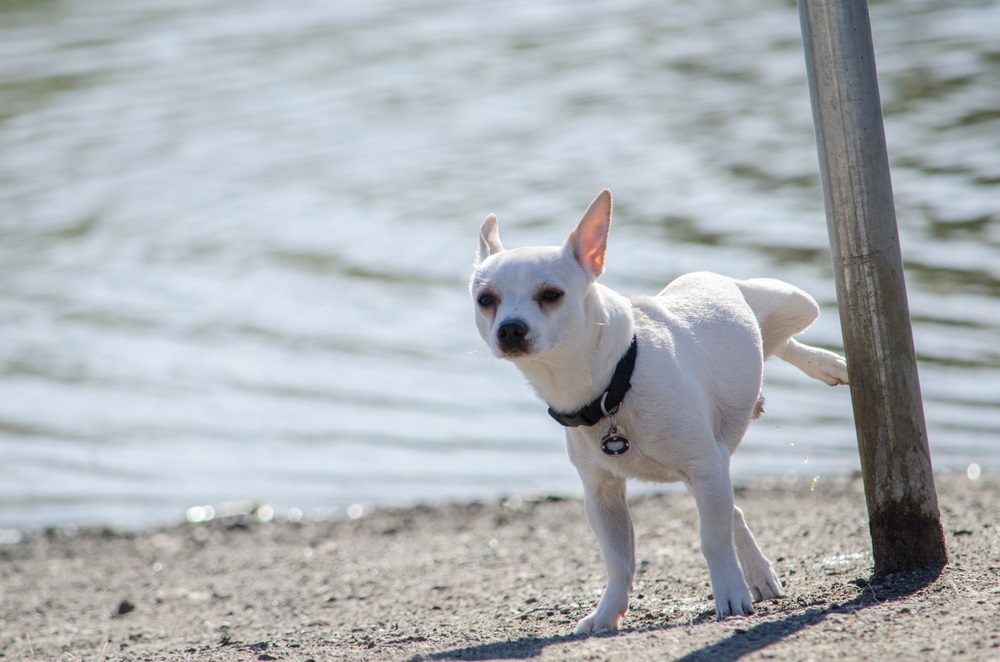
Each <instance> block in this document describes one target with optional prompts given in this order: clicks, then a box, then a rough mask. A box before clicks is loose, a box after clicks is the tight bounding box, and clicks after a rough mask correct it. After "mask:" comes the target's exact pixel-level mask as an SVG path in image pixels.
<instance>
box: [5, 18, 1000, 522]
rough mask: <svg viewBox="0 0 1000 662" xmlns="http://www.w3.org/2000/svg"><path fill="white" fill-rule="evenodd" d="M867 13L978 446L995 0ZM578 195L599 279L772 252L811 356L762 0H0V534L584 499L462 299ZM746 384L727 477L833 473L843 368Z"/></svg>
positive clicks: (796, 76)
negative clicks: (601, 248) (751, 411)
mask: <svg viewBox="0 0 1000 662" xmlns="http://www.w3.org/2000/svg"><path fill="white" fill-rule="evenodd" d="M873 20H874V31H875V38H876V49H877V54H878V64H879V70H880V75H881V81H882V95H883V100H884V105H885V109H886V113H887V117H886V124H887V133H888V142H889V147H890V153H891V156H892V161H893V168H894V170H893V177H894V184H895V190H896V197H897V205H898V210H899V221H900V225H901V239H902V245H903V249H904V255H905V257H906V262H907V268H908V282H909V287H910V304H911V309H912V313H913V319H914V333H915V338H916V345H917V351H918V354H919V359H920V370H921V379H922V384H923V389H924V396H925V406H926V412H927V419H928V425H929V430H930V438H931V443H932V448H933V452H934V462H935V465H936V467H938V468H965V467H966V466H967V465H969V464H970V463H973V462H975V463H977V464H979V465H981V466H982V467H983V469H984V470H991V469H992V470H995V469H996V468H998V467H1000V450H998V448H1000V446H998V442H1000V349H998V347H1000V345H998V340H1000V333H998V332H1000V306H998V305H997V303H998V298H1000V186H998V184H1000V111H998V108H1000V45H998V42H997V40H996V33H997V29H998V27H1000V6H998V5H996V4H995V3H991V2H954V3H937V2H930V1H929V0H928V1H921V2H917V1H912V0H911V1H908V2H885V3H877V4H876V5H875V7H874V8H873ZM604 186H610V187H611V188H612V189H613V190H614V192H615V195H616V224H615V227H614V230H613V235H612V238H611V245H610V253H609V255H608V272H607V274H606V276H605V280H606V282H607V283H608V284H610V285H611V286H613V287H616V288H618V289H620V290H623V291H625V292H628V293H642V292H646V293H649V292H653V291H655V290H657V289H658V288H659V287H661V286H662V285H663V284H664V283H665V282H667V281H668V280H670V279H671V278H672V277H674V276H676V275H677V274H680V273H682V272H685V271H690V270H697V269H710V270H715V271H721V272H724V273H728V274H731V275H734V276H738V277H749V276H758V275H769V276H776V277H781V278H784V279H786V280H789V281H791V282H794V283H796V284H798V285H800V286H802V287H804V288H806V289H807V290H809V291H810V292H811V293H812V294H814V295H815V296H816V297H817V299H818V300H819V301H820V302H821V304H822V307H823V317H822V318H821V320H820V321H819V322H818V323H817V324H816V325H815V326H814V327H813V328H812V329H811V330H810V331H809V332H808V333H807V339H808V340H809V341H811V342H813V343H816V344H820V345H823V346H826V347H833V348H836V347H839V346H840V343H841V339H840V330H839V325H838V322H837V316H836V305H835V295H834V290H833V284H832V276H831V270H830V266H829V257H828V253H827V235H826V228H825V221H824V217H823V212H822V200H821V193H820V189H819V182H818V177H817V163H816V155H815V147H814V143H813V138H812V129H811V115H810V109H809V105H808V94H807V90H806V83H805V78H804V64H803V55H802V51H801V44H800V38H799V32H798V19H797V15H796V11H795V8H794V6H793V5H792V4H790V3H783V4H781V5H780V6H777V3H771V2H765V1H764V0H746V1H740V2H727V3H703V2H696V1H695V0H687V1H684V0H682V1H679V2H672V3H666V4H664V3H662V2H653V1H652V0H628V1H623V2H599V1H598V2H586V3H582V4H581V3H578V2H569V1H566V2H555V1H552V0H547V1H544V2H535V1H532V2H508V3H452V2H444V1H435V0H421V1H419V2H405V3H404V2H367V3H332V2H300V3H296V5H295V9H294V10H291V9H289V8H288V7H287V5H286V4H285V3H280V2H265V1H263V0H250V1H243V2H236V1H234V0H226V1H222V0H204V1H194V0H192V1H190V2H177V1H176V0H170V1H167V0H150V1H147V2H142V3H136V2H128V1H127V0H92V1H90V2H86V3H64V2H54V1H47V2H27V1H21V2H13V1H10V0H8V1H7V2H3V3H0V319H2V324H3V326H2V332H0V466H2V472H3V474H2V475H3V479H2V481H0V527H4V526H6V527H11V526H35V525H49V524H62V523H86V522H110V523H122V524H125V525H129V526H143V525H149V524H153V523H158V522H170V521H176V520H178V519H180V518H182V517H183V516H184V512H185V509H186V508H188V507H189V506H192V505H197V504H214V505H216V506H217V507H223V505H224V504H225V503H226V502H229V501H233V500H242V499H249V500H262V501H267V502H270V503H272V504H274V507H275V509H276V510H277V512H279V513H282V512H287V510H288V509H297V510H293V512H298V511H302V512H304V513H307V514H308V513H315V512H331V510H330V509H334V510H336V509H341V512H344V509H346V508H347V507H348V506H350V505H351V504H359V503H360V504H373V503H374V504H380V503H404V502H412V501H418V500H430V501H435V500H443V499H451V498H467V497H475V496H489V495H495V494H500V493H525V492H532V491H546V492H550V491H551V492H575V491H577V489H578V488H577V481H576V477H575V475H574V473H573V470H572V468H571V467H570V465H569V463H568V461H567V460H566V459H565V452H564V448H563V444H562V432H561V430H560V429H559V428H558V427H557V426H556V425H555V424H554V423H553V422H552V421H550V420H548V417H547V416H546V415H545V412H544V406H542V405H541V404H540V403H539V402H537V401H536V400H535V399H534V398H533V396H532V395H531V393H530V391H529V389H528V388H527V387H526V386H525V384H524V383H523V379H522V378H521V377H520V376H519V374H518V373H517V372H516V371H515V370H514V369H513V368H512V367H511V366H509V365H506V364H504V363H502V362H500V361H497V360H495V359H493V358H491V357H490V356H489V355H488V354H487V352H486V351H485V348H484V346H483V345H482V342H481V340H480V339H479V337H478V335H477V334H476V332H475V330H474V327H473V324H472V307H471V303H470V302H469V301H468V299H467V294H466V291H465V288H466V282H467V278H468V275H469V273H470V271H471V264H472V255H473V252H474V249H475V246H476V240H477V232H478V226H479V223H480V221H481V220H482V218H483V217H484V216H485V215H486V214H487V213H488V212H490V211H495V212H497V213H498V214H499V216H500V219H501V224H502V226H503V236H504V241H505V242H506V243H507V245H524V244H530V243H557V242H560V241H561V240H562V238H563V237H564V236H565V234H566V233H567V232H568V231H569V229H570V228H571V227H572V225H573V224H574V223H575V221H576V220H577V219H578V217H579V214H580V213H581V212H582V211H583V209H584V208H585V206H586V204H587V203H588V202H589V200H590V199H591V197H592V196H593V195H594V194H595V193H596V192H597V191H598V190H600V188H602V187H604ZM765 392H766V394H767V397H768V404H769V406H768V412H767V414H766V416H765V417H764V418H763V419H762V420H760V421H758V422H757V423H755V424H754V425H753V426H752V427H751V431H750V432H749V434H748V436H747V439H746V440H745V442H744V445H743V447H742V448H741V451H740V452H739V453H738V454H737V456H736V459H735V464H734V471H735V473H736V474H737V475H738V476H740V477H751V476H755V475H769V476H775V477H778V478H779V479H782V480H787V481H789V482H793V481H800V482H801V483H802V484H812V485H813V486H814V487H815V489H822V484H823V481H822V478H820V479H819V480H818V482H813V481H814V477H816V476H820V477H822V476H823V475H826V474H830V473H838V472H847V471H851V470H853V469H855V468H856V467H857V466H858V460H857V453H856V450H855V448H854V432H853V427H852V423H851V412H850V400H849V394H848V392H847V390H846V389H829V388H827V387H825V386H823V385H820V384H818V383H815V382H812V381H811V380H808V378H806V377H804V376H803V375H801V374H799V373H798V372H797V371H795V370H794V369H793V368H790V367H788V366H785V365H783V364H780V363H773V364H769V368H768V377H767V384H766V391H765ZM199 512H203V511H199ZM352 512H355V513H356V512H358V509H357V508H355V509H354V510H353V511H352Z"/></svg>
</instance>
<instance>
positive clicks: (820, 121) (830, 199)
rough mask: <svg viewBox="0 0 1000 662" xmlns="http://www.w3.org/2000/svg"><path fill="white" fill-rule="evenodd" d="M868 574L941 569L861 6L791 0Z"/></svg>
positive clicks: (859, 2) (845, 0)
mask: <svg viewBox="0 0 1000 662" xmlns="http://www.w3.org/2000/svg"><path fill="white" fill-rule="evenodd" d="M799 18H800V21H801V24H802V40H803V44H804V47H805V54H806V70H807V74H808V77H809V93H810V97H811V100H812V108H813V122H814V125H815V128H816V142H817V148H818V151H819V164H820V172H821V175H822V180H823V195H824V201H825V204H826V218H827V227H828V230H829V233H830V245H831V249H832V252H833V256H832V257H833V268H834V272H835V276H836V280H837V299H838V302H839V306H840V320H841V326H842V329H843V334H844V346H845V350H846V353H847V362H848V373H849V376H850V381H851V399H852V401H853V403H854V420H855V426H856V428H857V434H858V448H859V451H860V453H861V467H862V474H863V476H864V485H865V498H866V500H867V504H868V517H869V528H870V530H871V537H872V550H873V554H874V559H875V574H876V575H884V574H888V573H891V572H897V571H903V570H913V569H917V568H928V567H940V566H943V565H944V564H945V563H947V552H946V550H945V544H944V534H943V532H942V530H941V521H940V514H939V511H938V505H937V493H936V492H935V488H934V476H933V473H932V471H931V460H930V451H929V449H928V444H927V428H926V424H925V422H924V412H923V403H922V401H921V395H920V382H919V379H918V376H917V365H916V358H915V355H914V349H913V334H912V331H911V329H910V313H909V305H908V303H907V298H906V285H905V282H904V279H903V264H902V256H901V254H900V248H899V237H898V230H897V225H896V212H895V206H894V203H893V197H892V182H891V180H890V176H889V160H888V155H887V151H886V143H885V131H884V128H883V124H882V109H881V105H880V99H879V91H878V80H877V78H876V73H875V56H874V49H873V47H872V36H871V23H870V19H869V14H868V3H867V1H866V0H800V1H799Z"/></svg>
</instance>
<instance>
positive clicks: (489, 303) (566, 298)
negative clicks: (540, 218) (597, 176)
mask: <svg viewBox="0 0 1000 662" xmlns="http://www.w3.org/2000/svg"><path fill="white" fill-rule="evenodd" d="M610 228H611V192H610V191H608V190H607V189H605V190H604V191H601V193H600V194H599V195H598V196H597V197H596V198H594V201H593V202H592V203H590V207H589V208H588V209H587V212H586V213H585V214H584V215H583V219H581V220H580V222H579V224H578V225H577V226H576V228H575V229H574V230H573V232H571V233H570V235H569V237H568V238H567V239H566V242H565V243H564V244H563V245H562V246H530V247H525V248H514V249H510V250H506V249H504V247H503V245H502V244H501V243H500V232H499V224H498V222H497V217H496V216H494V215H493V214H490V215H489V216H487V217H486V220H485V221H483V226H482V228H481V230H480V235H479V252H478V256H477V263H476V271H475V273H473V275H472V283H471V286H470V290H471V292H472V300H473V305H474V306H475V309H476V326H477V327H478V328H479V333H480V335H481V336H482V337H483V340H485V341H486V344H487V345H489V346H490V349H492V350H493V353H494V354H495V355H497V356H499V357H502V358H506V359H511V360H514V361H517V360H522V359H532V358H539V357H542V356H544V355H545V354H546V353H548V352H551V351H552V350H554V349H556V348H558V347H560V346H562V345H564V344H565V343H567V342H571V341H574V340H576V341H578V340H580V339H582V338H583V337H585V335H586V334H587V333H588V332H589V331H590V329H588V328H587V325H588V324H591V322H589V321H588V317H587V310H586V304H587V300H588V296H589V295H590V293H591V285H592V284H593V283H594V281H595V280H596V279H597V277H598V276H600V275H601V273H602V272H603V271H604V253H605V251H606V249H607V242H608V230H609V229H610Z"/></svg>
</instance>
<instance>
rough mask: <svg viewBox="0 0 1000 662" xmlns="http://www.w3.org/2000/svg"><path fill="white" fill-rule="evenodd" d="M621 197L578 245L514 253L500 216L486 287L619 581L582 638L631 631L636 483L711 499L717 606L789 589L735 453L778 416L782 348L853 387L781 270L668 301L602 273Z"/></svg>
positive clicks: (480, 264) (708, 523)
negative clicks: (734, 468) (812, 333)
mask: <svg viewBox="0 0 1000 662" xmlns="http://www.w3.org/2000/svg"><path fill="white" fill-rule="evenodd" d="M611 207H612V199H611V193H610V191H608V190H604V191H602V192H601V193H600V194H599V195H598V196H597V197H596V198H595V199H594V201H593V202H592V203H591V204H590V206H589V208H588V209H587V211H586V213H584V215H583V218H582V219H581V220H580V222H579V223H578V224H577V226H576V228H575V229H574V230H573V231H572V232H571V233H570V235H569V237H568V238H567V239H566V241H565V243H564V244H563V245H562V246H532V247H523V248H513V249H504V247H503V245H502V244H501V242H500V234H499V224H498V221H497V217H496V216H495V215H493V214H490V215H489V216H487V217H486V220H485V221H484V222H483V224H482V227H481V229H480V236H479V249H478V253H477V257H476V264H475V271H474V273H473V275H472V279H471V283H470V292H471V295H472V299H473V302H474V307H475V318H476V326H477V328H478V329H479V333H480V335H481V336H482V337H483V340H484V341H485V342H486V344H487V345H488V346H489V347H490V349H491V350H492V353H493V354H494V355H496V356H497V357H500V358H503V359H506V360H508V361H510V362H512V363H513V364H514V365H515V366H516V367H517V368H518V369H519V370H520V371H521V372H522V373H523V374H524V375H525V376H526V377H527V379H528V381H529V382H530V384H531V386H532V387H533V388H534V390H535V392H536V393H537V395H538V396H539V397H540V398H541V399H542V400H543V401H545V402H546V403H547V404H548V406H549V413H550V414H551V415H552V416H553V417H554V418H555V419H556V420H557V421H559V422H560V423H562V424H563V425H565V426H567V427H566V445H567V449H568V454H569V458H570V460H571V462H572V463H573V465H574V466H575V467H576V470H577V472H578V473H579V475H580V479H581V481H582V482H583V489H584V511H585V512H586V516H587V519H588V521H589V523H590V526H591V528H592V529H593V531H594V534H595V535H596V537H597V540H598V542H599V544H600V549H601V553H602V556H603V559H604V564H605V568H606V570H607V575H608V581H607V586H606V588H605V589H604V593H603V594H602V596H601V599H600V601H599V602H598V604H597V607H596V609H595V610H594V611H593V612H592V613H590V614H589V615H587V616H586V617H585V618H583V619H582V620H581V621H580V622H579V624H578V625H577V626H576V632H577V633H578V634H584V633H591V632H599V631H605V630H617V629H618V626H619V623H620V620H621V618H622V616H624V614H625V612H626V611H627V609H628V601H629V593H630V592H631V590H632V582H633V578H634V575H635V552H634V535H633V529H632V519H631V516H630V514H629V507H628V503H627V501H626V495H625V483H626V479H628V478H637V479H640V480H644V481H654V482H676V481H682V482H684V483H685V485H686V486H687V488H688V491H689V492H690V493H691V494H692V495H693V496H694V499H695V502H696V504H697V507H698V518H699V528H700V536H701V550H702V553H703V554H704V557H705V560H706V561H707V564H708V572H709V575H710V578H711V582H712V593H713V594H714V597H715V613H716V616H717V617H718V618H720V619H723V618H727V617H730V616H746V615H749V614H752V613H753V602H754V601H760V600H767V599H772V598H777V597H780V596H782V595H783V589H782V585H781V581H780V580H779V579H778V576H777V575H776V574H775V572H774V568H773V567H772V566H771V562H770V561H769V560H768V559H767V557H765V556H764V554H763V552H761V550H760V547H759V546H758V545H757V541H756V540H755V539H754V536H753V534H752V533H751V532H750V528H749V527H748V526H747V523H746V520H745V519H744V517H743V512H742V511H741V510H740V509H739V508H738V507H736V505H735V503H734V498H733V488H732V484H731V481H730V477H729V458H730V456H731V455H732V453H733V452H734V451H735V450H736V447H737V446H738V445H739V443H740V440H741V439H742V438H743V435H744V433H745V432H746V429H747V427H748V425H749V423H750V421H751V419H753V418H757V417H758V416H759V415H760V414H761V413H762V412H763V402H764V401H763V397H762V394H761V387H762V379H763V363H764V360H765V359H766V358H768V357H769V356H777V357H779V358H781V359H783V360H784V361H787V362H788V363H790V364H792V365H794V366H796V367H798V368H799V369H800V370H802V371H803V372H805V374H807V375H809V376H810V377H813V378H815V379H817V380H819V381H822V382H825V383H826V384H829V385H836V384H846V383H847V381H848V377H847V364H846V362H845V360H844V359H843V358H842V357H840V356H839V355H837V354H835V353H833V352H829V351H827V350H824V349H820V348H817V347H811V346H809V345H806V344H804V343H801V342H799V341H798V340H796V339H795V338H794V337H793V336H795V335H796V334H798V333H800V332H801V331H803V330H805V329H806V328H807V327H808V326H809V325H811V324H812V323H813V321H815V320H816V318H817V317H818V316H819V307H818V306H817V304H816V302H815V300H814V299H813V298H812V297H811V296H809V295H808V294H806V293H805V292H803V291H802V290H800V289H798V288H796V287H794V286H792V285H789V284H788V283H785V282H783V281H780V280H775V279H771V278H754V279H750V280H736V279H733V278H728V277H725V276H721V275H718V274H714V273H708V272H696V273H690V274H686V275H683V276H680V277H678V278H677V279H675V280H673V281H672V282H671V283H670V284H668V285H667V286H666V288H664V289H663V291H661V292H660V293H659V294H657V295H656V296H652V297H650V296H638V297H632V298H627V297H625V296H623V295H621V294H619V293H617V292H615V291H613V290H612V289H610V288H608V287H605V286H604V285H602V284H601V283H598V282H597V278H598V277H599V276H600V275H601V274H602V273H603V271H604V259H605V253H606V250H607V241H608V231H609V230H610V228H611Z"/></svg>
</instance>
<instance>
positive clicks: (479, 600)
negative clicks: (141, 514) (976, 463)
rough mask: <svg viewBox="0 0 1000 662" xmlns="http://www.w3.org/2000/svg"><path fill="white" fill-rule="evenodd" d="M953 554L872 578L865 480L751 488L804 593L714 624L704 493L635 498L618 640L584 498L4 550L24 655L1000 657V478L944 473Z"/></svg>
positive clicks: (4, 599)
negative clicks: (923, 568)
mask: <svg viewBox="0 0 1000 662" xmlns="http://www.w3.org/2000/svg"><path fill="white" fill-rule="evenodd" d="M936 481H937V488H938V495H939V500H940V506H941V516H942V526H943V527H944V529H945V534H946V538H947V543H948V550H949V555H950V559H951V562H950V564H949V565H948V566H947V567H945V568H944V569H943V570H942V571H941V572H940V574H936V575H935V574H931V575H926V574H925V575H920V574H919V573H918V574H912V575H898V576H896V575H891V576H889V577H888V578H885V579H883V580H878V581H871V578H870V572H871V554H870V541H869V538H868V531H867V514H866V512H865V509H864V495H863V491H862V487H861V482H860V480H858V479H856V478H851V477H847V476H844V477H840V478H830V479H828V480H826V479H825V480H824V481H823V482H821V483H820V484H818V485H817V486H816V487H815V490H810V489H809V485H808V484H806V485H802V484H799V485H796V486H787V485H783V484H782V483H781V481H780V480H777V481H773V480H758V481H752V482H750V483H748V484H747V485H746V486H744V487H738V488H737V490H736V492H737V503H738V504H739V505H741V506H742V507H743V509H744V511H745V513H746V516H747V519H748V521H749V523H750V525H751V527H752V528H753V530H754V533H755V535H756V537H757V539H758V541H759V542H760V544H761V546H762V548H763V549H764V552H765V553H766V554H767V555H768V556H769V558H771V560H772V561H773V562H774V565H775V568H776V570H777V572H778V574H779V576H780V577H781V579H782V581H783V582H784V584H785V590H786V596H785V597H783V598H780V599H777V600H773V601H769V602H764V603H758V604H757V605H756V607H757V613H756V614H755V615H753V616H751V617H747V618H735V619H730V620H727V621H722V622H718V621H715V619H714V617H713V615H712V610H713V605H712V601H711V600H710V599H709V595H710V592H711V589H710V588H709V584H708V571H707V568H706V567H705V562H704V559H703V558H702V556H701V553H700V551H699V548H698V536H697V520H696V511H695V508H694V503H693V500H692V499H691V498H690V496H688V495H687V494H685V493H683V492H681V493H675V492H662V493H655V494H643V495H639V496H636V497H633V498H631V499H630V504H631V506H632V511H633V518H634V520H635V533H636V560H637V573H636V582H635V584H636V587H635V590H634V591H633V594H632V600H631V604H630V611H629V613H628V614H627V615H626V617H625V619H624V621H623V629H622V630H621V631H620V632H619V633H618V634H616V635H599V636H591V637H577V636H573V635H572V631H573V627H574V625H575V623H576V621H577V620H578V619H579V618H582V617H583V616H584V615H586V614H587V613H588V612H589V611H590V610H591V609H592V608H593V607H594V605H595V604H596V602H597V599H598V597H599V595H600V591H601V589H603V585H604V569H603V565H602V563H601V560H600V555H599V552H598V550H597V543H596V540H595V538H594V536H593V534H592V533H591V532H590V530H589V528H588V527H587V523H586V521H585V518H584V515H583V512H582V505H581V503H580V501H579V500H578V499H576V498H566V497H538V498H534V497H532V498H525V497H517V496H514V497H509V498H507V499H503V500H497V501H476V502H469V503H464V504H463V503H451V504H445V505H433V506H413V507H405V508H378V509H375V510H373V511H371V512H369V513H364V514H362V515H361V516H359V517H356V518H353V519H352V518H349V517H345V518H338V519H330V520H308V519H304V520H302V521H299V522H294V521H271V522H261V521H259V520H258V519H257V518H256V517H251V516H247V515H244V516H236V517H226V518H217V519H213V520H210V521H207V522H203V523H197V524H192V523H187V524H180V525H177V526H169V527H160V528H155V529H150V530H139V531H131V530H129V531H117V530H114V529H110V528H108V527H79V528H77V529H75V530H70V531H66V530H62V529H59V528H49V529H40V530H27V531H24V532H23V535H22V538H21V540H19V541H17V542H6V543H4V544H0V591H2V593H0V622H2V623H4V628H3V631H2V633H0V657H2V658H5V659H14V660H22V659H23V660H48V659H59V658H60V657H61V658H62V659H79V658H85V659H109V660H111V659H122V660H138V659H156V660H190V659H204V660H270V659H282V660H298V661H300V662H305V661H306V660H309V659H313V660H321V659H334V660H444V659H510V658H531V659H536V658H537V659H541V660H564V659H630V660H632V659H637V660H645V659H650V660H652V659H664V658H671V657H673V658H684V659H691V660H695V659H706V660H707V659H736V658H737V657H740V658H742V657H744V656H748V657H749V659H803V658H816V659H819V658H833V659H857V658H860V657H865V658H869V657H876V656H878V655H893V656H903V657H906V658H910V657H914V658H920V657H928V656H930V657H952V658H957V659H990V658H993V659H995V658H996V657H997V656H1000V631H998V630H997V627H996V623H997V622H998V620H1000V522H998V518H997V513H998V506H997V505H996V504H998V503H1000V477H998V476H997V475H995V474H994V473H993V472H984V473H983V474H982V475H981V476H980V477H979V478H978V479H977V480H974V481H973V480H969V479H968V478H967V477H966V476H965V475H964V474H958V473H942V474H938V475H936Z"/></svg>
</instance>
